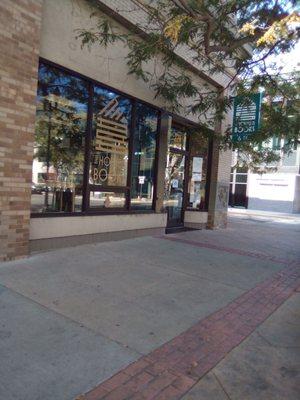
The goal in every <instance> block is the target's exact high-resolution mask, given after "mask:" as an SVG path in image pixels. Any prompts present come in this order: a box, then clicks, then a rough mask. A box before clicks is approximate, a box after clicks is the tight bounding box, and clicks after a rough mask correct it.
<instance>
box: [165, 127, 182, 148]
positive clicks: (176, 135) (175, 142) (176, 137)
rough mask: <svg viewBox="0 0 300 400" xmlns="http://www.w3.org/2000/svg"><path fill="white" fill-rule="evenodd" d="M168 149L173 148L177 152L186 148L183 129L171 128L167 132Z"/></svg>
mask: <svg viewBox="0 0 300 400" xmlns="http://www.w3.org/2000/svg"><path fill="white" fill-rule="evenodd" d="M168 141H169V147H173V148H175V149H179V150H185V148H186V131H185V130H184V129H183V128H179V127H177V126H174V125H173V126H172V127H171V129H170V130H169V138H168Z"/></svg>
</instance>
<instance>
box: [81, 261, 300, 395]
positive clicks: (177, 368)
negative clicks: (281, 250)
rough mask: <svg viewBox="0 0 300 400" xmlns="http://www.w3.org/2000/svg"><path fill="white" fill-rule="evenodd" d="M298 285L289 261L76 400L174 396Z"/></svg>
mask: <svg viewBox="0 0 300 400" xmlns="http://www.w3.org/2000/svg"><path fill="white" fill-rule="evenodd" d="M299 283H300V263H297V262H291V263H289V264H288V265H287V266H286V267H285V268H283V269H282V270H281V271H279V272H277V273H275V274H274V275H273V276H272V277H270V278H268V279H266V280H265V281H263V282H262V283H260V284H258V285H257V286H255V287H254V288H252V289H250V290H249V291H248V292H246V293H244V294H242V295H241V296H240V297H238V298H236V299H235V300H234V301H232V302H231V303H229V304H228V305H226V306H225V307H224V308H222V309H220V310H218V311H216V312H215V313H213V314H211V315H210V316H208V317H206V318H204V319H202V320H201V321H199V322H198V323H197V324H196V325H194V326H192V327H191V328H189V329H188V330H187V331H185V332H183V333H181V334H180V335H179V336H177V337H175V338H173V339H172V340H170V341H169V342H167V343H165V344H163V345H162V346H160V347H158V348H157V349H155V350H153V351H152V352H151V353H149V354H148V355H146V356H142V357H141V358H140V359H139V360H137V361H135V362H134V363H132V364H130V365H128V366H127V367H125V368H124V369H122V370H121V371H119V372H118V373H117V374H115V375H114V376H112V377H111V378H109V379H108V380H106V381H104V382H102V383H101V384H100V385H98V386H97V387H96V388H94V389H92V390H91V391H90V392H88V393H86V394H84V395H81V396H79V397H78V399H81V400H125V399H128V400H129V399H130V400H176V399H180V398H182V396H184V394H185V393H187V392H188V391H189V390H190V389H191V388H192V387H193V386H194V385H195V384H196V383H197V382H198V381H199V380H200V379H201V378H202V377H203V376H204V375H205V374H206V373H207V372H209V371H210V370H211V369H212V368H213V367H215V366H216V365H217V364H218V363H219V362H220V361H221V360H222V359H223V358H224V357H225V356H226V354H228V353H229V352H230V351H231V350H232V349H234V348H235V347H236V346H238V345H239V344H240V343H241V342H242V341H243V340H244V339H246V338H247V337H248V336H249V335H250V334H251V333H252V332H253V331H254V330H255V329H256V328H257V327H258V326H259V325H260V324H261V323H262V322H264V321H265V320H266V319H267V318H268V317H269V316H270V315H271V314H272V313H273V312H274V311H275V310H276V309H277V308H278V307H279V306H280V305H281V304H282V303H283V302H284V301H285V300H287V299H288V298H289V296H291V295H292V293H293V292H295V290H296V289H297V288H298V286H299Z"/></svg>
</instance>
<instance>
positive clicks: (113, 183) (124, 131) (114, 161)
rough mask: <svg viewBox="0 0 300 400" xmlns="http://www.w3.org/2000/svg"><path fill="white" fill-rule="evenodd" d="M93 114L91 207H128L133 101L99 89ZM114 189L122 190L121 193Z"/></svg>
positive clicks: (90, 182) (96, 87)
mask: <svg viewBox="0 0 300 400" xmlns="http://www.w3.org/2000/svg"><path fill="white" fill-rule="evenodd" d="M93 115H94V118H93V138H92V147H91V156H90V176H89V184H90V199H89V201H90V207H92V208H93V207H100V208H122V207H125V204H126V203H125V195H126V194H127V192H128V190H127V171H128V157H129V136H130V134H129V133H130V122H131V101H130V100H129V99H126V98H124V97H122V96H120V95H118V94H116V93H114V92H112V91H110V90H108V89H104V88H102V87H100V86H95V87H94V98H93ZM108 188H111V191H110V190H108ZM113 188H118V191H117V192H116V191H114V190H113Z"/></svg>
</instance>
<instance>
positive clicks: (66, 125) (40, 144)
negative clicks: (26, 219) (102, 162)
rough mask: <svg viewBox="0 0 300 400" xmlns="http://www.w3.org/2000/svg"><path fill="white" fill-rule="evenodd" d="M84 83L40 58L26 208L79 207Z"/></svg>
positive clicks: (64, 209)
mask: <svg viewBox="0 0 300 400" xmlns="http://www.w3.org/2000/svg"><path fill="white" fill-rule="evenodd" d="M87 104H88V87H87V84H86V82H85V81H83V80H81V79H79V78H77V77H74V76H72V75H69V74H66V73H64V72H62V71H61V70H59V69H57V68H53V67H51V66H49V65H46V64H43V63H41V64H40V69H39V82H38V93H37V115H36V126H35V143H34V162H33V176H32V190H31V191H32V195H31V209H32V212H34V213H41V212H55V213H62V212H76V211H81V210H82V188H83V169H84V148H85V132H86V121H87Z"/></svg>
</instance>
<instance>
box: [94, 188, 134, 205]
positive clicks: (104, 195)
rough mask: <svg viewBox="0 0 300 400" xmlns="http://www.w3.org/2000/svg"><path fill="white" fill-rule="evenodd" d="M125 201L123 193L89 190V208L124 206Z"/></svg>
mask: <svg viewBox="0 0 300 400" xmlns="http://www.w3.org/2000/svg"><path fill="white" fill-rule="evenodd" d="M125 201H126V199H125V193H116V192H93V191H91V192H90V207H91V208H95V207H97V208H124V207H125Z"/></svg>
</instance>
